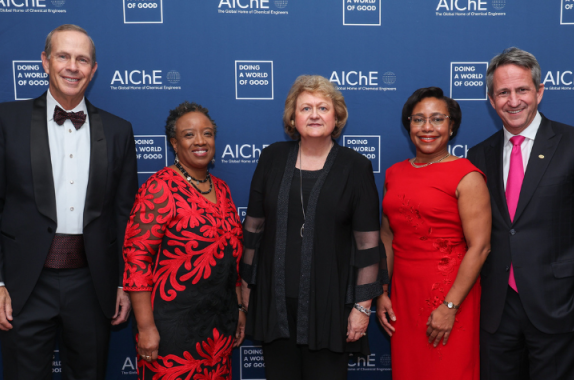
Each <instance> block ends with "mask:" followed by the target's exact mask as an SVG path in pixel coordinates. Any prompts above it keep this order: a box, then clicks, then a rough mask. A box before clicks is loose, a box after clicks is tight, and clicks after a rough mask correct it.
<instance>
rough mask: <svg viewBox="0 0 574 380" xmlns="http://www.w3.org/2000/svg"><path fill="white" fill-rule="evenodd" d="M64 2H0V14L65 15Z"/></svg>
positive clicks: (23, 0) (6, 0)
mask: <svg viewBox="0 0 574 380" xmlns="http://www.w3.org/2000/svg"><path fill="white" fill-rule="evenodd" d="M65 4H66V0H0V13H52V14H54V13H66V10H65V9H63V8H62V7H63V6H64V5H65Z"/></svg>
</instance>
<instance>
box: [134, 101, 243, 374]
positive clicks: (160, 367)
mask: <svg viewBox="0 0 574 380" xmlns="http://www.w3.org/2000/svg"><path fill="white" fill-rule="evenodd" d="M215 132H216V125H215V123H214V122H213V120H212V119H211V118H210V117H209V114H208V111H207V109H205V108H203V107H201V106H200V105H197V104H195V103H188V102H184V103H182V104H181V105H179V106H178V107H177V108H175V109H174V110H172V111H170V115H169V117H168V119H167V122H166V134H167V137H168V138H169V140H170V143H171V144H172V146H173V149H174V151H175V153H176V160H175V165H172V166H170V167H167V168H164V169H162V170H160V171H159V172H157V173H155V174H154V175H152V176H151V177H150V178H149V180H148V181H147V182H146V183H145V184H144V185H143V186H142V187H141V188H140V190H139V192H138V195H137V197H136V202H135V204H134V207H133V209H132V213H131V216H130V221H129V223H128V227H127V230H126V239H125V244H124V260H125V262H126V265H125V272H124V290H126V291H128V292H130V298H131V301H132V305H133V309H134V313H135V317H136V322H137V330H138V332H137V351H138V377H139V379H152V378H153V379H154V380H159V379H175V378H182V379H183V378H185V379H190V378H193V379H194V380H199V379H212V378H218V379H231V350H232V347H237V346H239V344H240V343H241V341H242V340H243V335H244V333H243V332H244V326H245V315H244V313H242V312H240V309H241V308H242V306H241V293H240V292H239V291H238V289H239V288H238V287H237V286H238V285H240V279H239V277H238V274H237V270H238V263H239V260H240V258H241V254H242V243H241V241H242V227H241V223H240V221H239V217H238V215H237V211H236V208H235V205H234V204H233V200H232V199H231V195H230V192H229V188H228V187H227V185H226V184H225V182H223V181H222V180H220V179H218V178H216V177H214V176H212V175H211V174H209V172H208V170H207V166H208V165H209V163H210V162H211V161H212V159H213V156H214V154H215ZM238 304H239V307H238Z"/></svg>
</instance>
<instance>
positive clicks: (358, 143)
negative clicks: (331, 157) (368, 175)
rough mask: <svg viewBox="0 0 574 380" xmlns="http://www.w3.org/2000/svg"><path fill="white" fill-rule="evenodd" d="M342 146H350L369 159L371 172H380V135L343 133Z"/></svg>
mask: <svg viewBox="0 0 574 380" xmlns="http://www.w3.org/2000/svg"><path fill="white" fill-rule="evenodd" d="M343 146H346V147H348V148H351V149H353V150H354V151H356V152H358V153H361V154H362V155H363V156H365V157H367V158H368V159H369V160H371V164H372V165H373V173H380V172H381V154H380V152H381V136H378V135H343Z"/></svg>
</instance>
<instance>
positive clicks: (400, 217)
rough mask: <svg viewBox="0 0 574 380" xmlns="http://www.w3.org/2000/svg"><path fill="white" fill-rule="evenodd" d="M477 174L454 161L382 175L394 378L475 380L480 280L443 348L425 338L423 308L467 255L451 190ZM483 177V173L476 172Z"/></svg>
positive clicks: (401, 166) (437, 298)
mask: <svg viewBox="0 0 574 380" xmlns="http://www.w3.org/2000/svg"><path fill="white" fill-rule="evenodd" d="M473 171H478V172H480V171H479V170H478V169H477V168H476V167H475V166H474V165H472V164H471V163H470V161H468V160H466V159H458V160H455V161H449V162H444V163H439V164H434V165H430V166H427V167H422V168H413V167H412V166H411V164H410V162H409V161H403V162H399V163H397V164H395V165H393V166H391V167H390V168H389V169H388V170H387V173H386V178H385V187H386V189H387V192H386V194H385V196H384V199H383V213H384V214H385V215H386V216H387V217H388V219H389V224H390V227H391V230H392V232H393V253H394V268H393V277H392V282H391V300H392V302H393V309H394V311H395V314H396V316H397V321H396V322H394V323H393V325H394V327H395V328H396V332H395V333H394V334H393V336H392V338H391V361H392V371H393V380H411V379H412V380H419V379H425V380H433V379H440V380H444V379H449V380H479V321H480V280H477V282H476V283H475V284H474V286H473V288H472V289H471V291H470V293H469V294H468V296H467V297H466V299H465V300H464V302H463V303H462V305H461V306H460V308H459V312H458V314H457V315H456V321H455V323H454V326H453V330H452V332H451V335H450V337H449V340H448V343H447V344H446V346H443V345H442V341H441V343H440V344H439V345H438V346H437V347H436V348H435V347H433V345H432V344H429V343H428V338H427V336H426V330H427V325H426V323H427V321H428V318H429V316H430V313H431V312H432V311H433V310H434V309H436V308H437V307H438V306H440V304H441V303H442V302H443V300H444V299H445V296H446V294H447V293H448V291H449V290H450V288H451V286H452V284H453V283H454V280H455V278H456V275H457V273H458V268H459V267H460V263H461V261H462V259H463V258H464V255H465V254H466V250H467V246H466V242H465V240H464V235H463V230H462V224H461V220H460V215H459V212H458V199H457V197H456V188H457V187H458V184H459V183H460V181H461V180H462V178H464V176H466V175H467V174H468V173H470V172H473ZM481 174H482V173H481Z"/></svg>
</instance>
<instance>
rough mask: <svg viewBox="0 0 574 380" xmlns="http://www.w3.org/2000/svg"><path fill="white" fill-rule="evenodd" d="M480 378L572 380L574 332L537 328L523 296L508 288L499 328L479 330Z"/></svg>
mask: <svg viewBox="0 0 574 380" xmlns="http://www.w3.org/2000/svg"><path fill="white" fill-rule="evenodd" d="M525 296H526V297H527V296H528V295H525ZM573 318H574V316H573ZM480 378H481V379H482V380H528V379H530V380H572V379H574V333H572V332H571V333H564V334H546V333H544V332H542V331H540V330H538V329H537V328H536V327H534V325H533V324H532V323H531V322H530V320H529V319H528V316H527V315H526V312H525V310H524V307H523V306H522V302H521V301H520V295H519V294H518V293H516V292H515V291H514V290H512V289H511V288H510V287H508V289H507V295H506V303H505V305H504V311H503V314H502V319H501V321H500V325H499V327H498V330H497V331H496V332H495V333H494V334H490V333H488V332H486V331H484V330H482V329H481V330H480Z"/></svg>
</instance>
